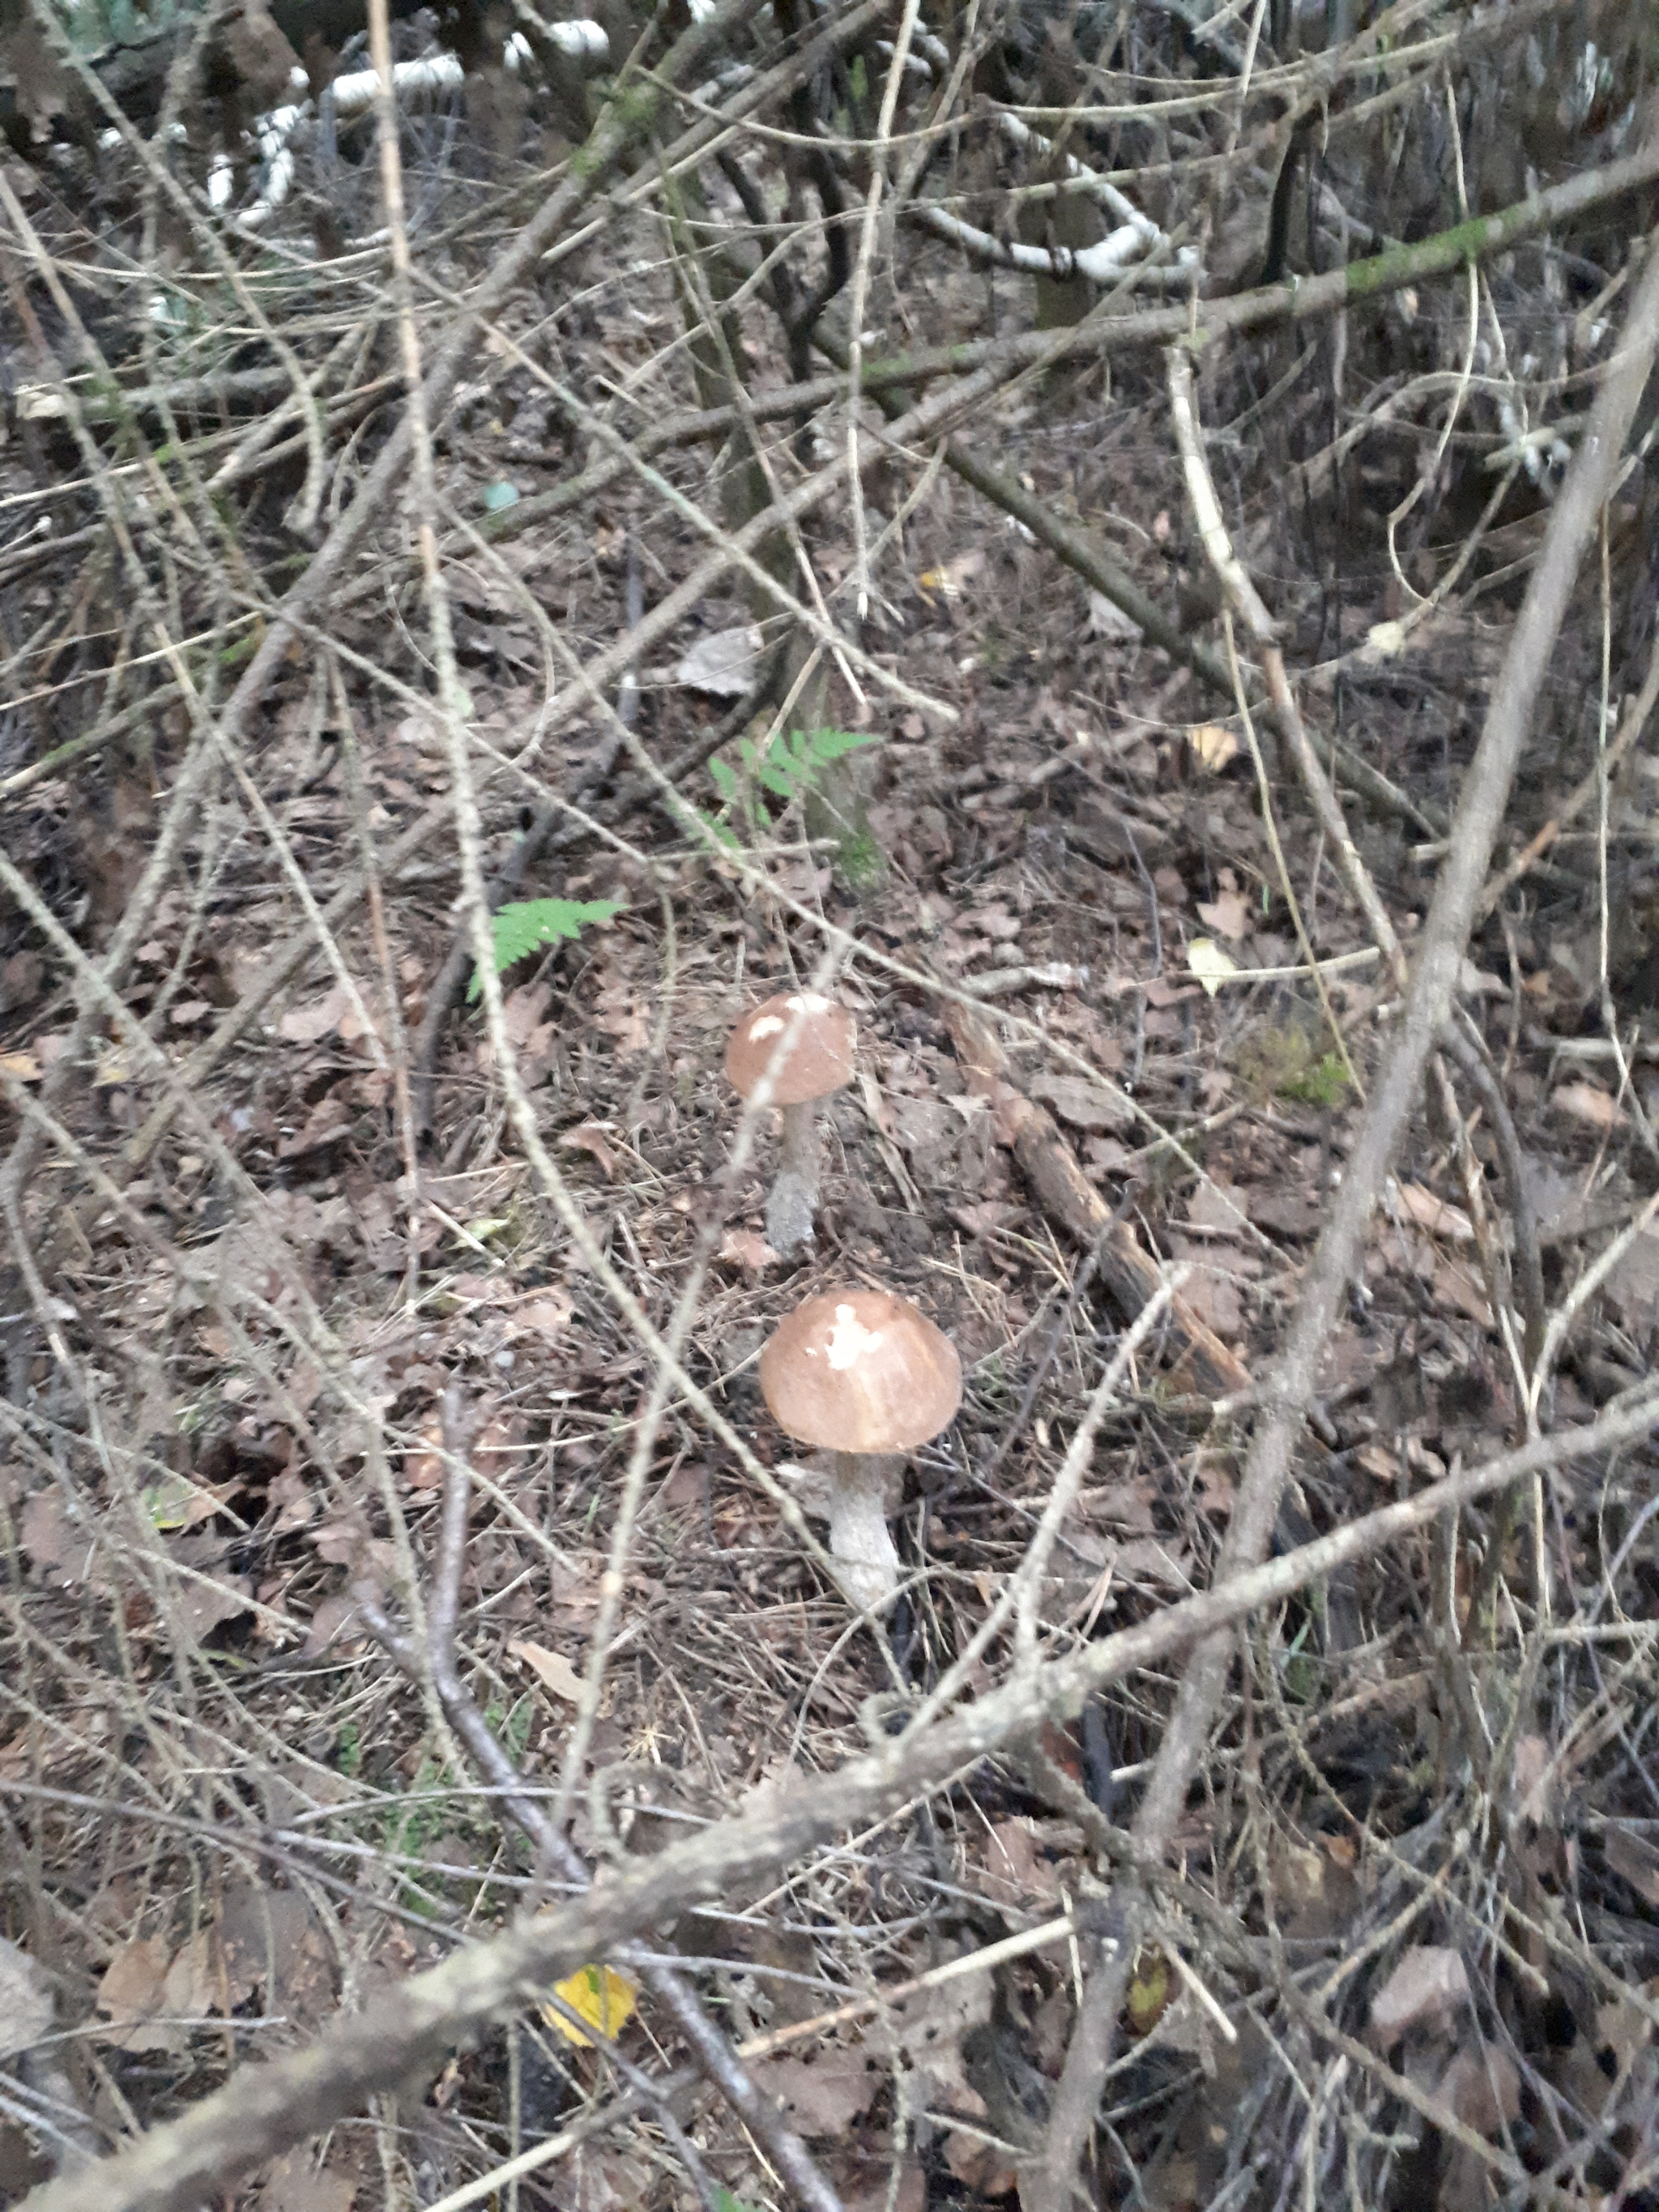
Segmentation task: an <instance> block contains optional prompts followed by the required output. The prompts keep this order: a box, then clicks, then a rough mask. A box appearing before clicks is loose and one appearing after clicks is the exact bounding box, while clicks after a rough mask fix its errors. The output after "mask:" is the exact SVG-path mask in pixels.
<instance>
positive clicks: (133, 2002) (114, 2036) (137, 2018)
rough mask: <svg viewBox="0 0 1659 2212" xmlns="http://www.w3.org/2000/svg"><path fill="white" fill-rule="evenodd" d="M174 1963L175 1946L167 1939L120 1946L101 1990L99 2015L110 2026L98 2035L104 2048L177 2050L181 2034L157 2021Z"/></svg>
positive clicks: (147, 1939)
mask: <svg viewBox="0 0 1659 2212" xmlns="http://www.w3.org/2000/svg"><path fill="white" fill-rule="evenodd" d="M172 1963H173V1946H172V1944H171V1943H169V1942H168V1941H167V1937H166V1936H134V1937H133V1938H132V1939H131V1942H126V1943H124V1944H123V1945H122V1946H121V1948H120V1949H119V1950H118V1952H117V1953H116V1954H115V1956H114V1957H113V1958H112V1960H110V1962H109V1965H108V1966H106V1968H105V1970H104V1977H103V1979H102V1980H101V1981H100V1983H99V1984H98V2009H99V2011H100V2013H105V2014H106V2015H108V2018H109V2026H108V2027H104V2028H100V2029H99V2030H98V2039H99V2040H100V2042H103V2043H113V2044H116V2045H118V2046H119V2047H120V2048H121V2049H122V2050H123V2051H172V2050H175V2049H177V2048H178V2045H179V2032H178V2030H176V2029H174V2028H172V2027H164V2026H162V2025H161V2024H160V2023H159V2022H158V2021H157V2019H156V2015H157V2014H158V2013H159V2012H160V2011H161V2002H162V1991H163V1990H164V1989H165V1987H166V1985H167V1968H168V1967H169V1966H171V1965H172Z"/></svg>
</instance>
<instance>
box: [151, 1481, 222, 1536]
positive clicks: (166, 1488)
mask: <svg viewBox="0 0 1659 2212" xmlns="http://www.w3.org/2000/svg"><path fill="white" fill-rule="evenodd" d="M143 1504H144V1510H145V1512H146V1513H148V1514H149V1517H150V1519H151V1520H152V1521H153V1522H155V1526H156V1527H157V1528H161V1529H170V1528H193V1527H194V1526H195V1524H196V1523H197V1522H198V1521H210V1520H211V1519H212V1517H213V1516H214V1515H215V1514H216V1512H217V1511H218V1510H219V1501H218V1499H217V1498H215V1497H214V1496H213V1494H212V1493H211V1492H210V1491H205V1490H200V1489H198V1488H197V1486H196V1485H195V1484H194V1483H193V1482H192V1481H191V1480H190V1478H189V1477H188V1476H187V1475H183V1474H164V1475H163V1476H162V1477H161V1480H160V1481H159V1482H154V1483H152V1484H151V1485H150V1486H149V1489H148V1490H146V1491H145V1492H144V1493H143Z"/></svg>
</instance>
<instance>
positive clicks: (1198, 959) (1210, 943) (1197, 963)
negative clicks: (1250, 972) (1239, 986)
mask: <svg viewBox="0 0 1659 2212" xmlns="http://www.w3.org/2000/svg"><path fill="white" fill-rule="evenodd" d="M1187 967H1188V972H1189V973H1190V974H1192V975H1196V976H1197V978H1198V980H1199V981H1200V983H1201V984H1202V985H1203V986H1204V988H1205V989H1206V991H1207V992H1208V993H1209V994H1210V996H1211V997H1212V998H1214V996H1215V994H1216V993H1217V992H1218V990H1219V989H1220V988H1221V987H1222V985H1223V984H1224V983H1225V981H1227V978H1228V977H1229V976H1230V975H1237V973H1238V963H1237V960H1235V959H1234V958H1233V957H1231V954H1230V953H1226V952H1224V951H1222V949H1221V947H1220V946H1219V945H1218V944H1216V943H1215V941H1214V939H1212V938H1208V937H1195V938H1194V939H1193V941H1192V943H1191V944H1190V945H1188V947H1187Z"/></svg>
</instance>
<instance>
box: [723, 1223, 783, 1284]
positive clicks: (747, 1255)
mask: <svg viewBox="0 0 1659 2212" xmlns="http://www.w3.org/2000/svg"><path fill="white" fill-rule="evenodd" d="M777 1256H778V1255H777V1254H776V1253H775V1251H774V1250H773V1249H772V1247H771V1246H770V1245H769V1243H767V1241H766V1239H765V1238H764V1237H763V1236H761V1235H759V1233H758V1232H757V1231H755V1230H753V1229H728V1230H727V1231H726V1234H725V1236H724V1237H721V1239H720V1258H721V1259H722V1260H724V1261H726V1262H727V1263H728V1264H729V1265H730V1266H732V1267H741V1268H742V1269H743V1270H744V1273H746V1274H750V1275H758V1274H761V1273H764V1271H765V1270H766V1269H767V1268H768V1267H772V1266H773V1265H774V1264H775V1261H776V1260H777Z"/></svg>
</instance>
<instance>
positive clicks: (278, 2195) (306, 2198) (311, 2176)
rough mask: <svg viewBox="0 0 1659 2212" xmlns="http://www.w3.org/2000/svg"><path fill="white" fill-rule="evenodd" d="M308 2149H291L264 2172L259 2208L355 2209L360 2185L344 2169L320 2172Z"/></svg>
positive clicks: (268, 2211) (289, 2211)
mask: <svg viewBox="0 0 1659 2212" xmlns="http://www.w3.org/2000/svg"><path fill="white" fill-rule="evenodd" d="M311 2157H312V2154H311V2152H310V2151H309V2150H308V2149H307V2150H291V2151H289V2154H288V2155H287V2156H286V2157H285V2158H279V2159H278V2160H277V2161H276V2165H275V2166H272V2167H271V2169H270V2172H268V2173H267V2174H266V2176H265V2185H264V2189H263V2190H262V2191H260V2195H259V2212H353V2208H354V2206H355V2205H356V2202H357V2185H356V2182H355V2181H352V2180H349V2179H347V2177H346V2176H345V2175H344V2174H343V2173H329V2172H318V2170H317V2169H316V2167H315V2166H313V2165H312V2162H311Z"/></svg>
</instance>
